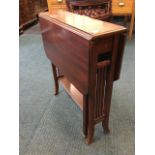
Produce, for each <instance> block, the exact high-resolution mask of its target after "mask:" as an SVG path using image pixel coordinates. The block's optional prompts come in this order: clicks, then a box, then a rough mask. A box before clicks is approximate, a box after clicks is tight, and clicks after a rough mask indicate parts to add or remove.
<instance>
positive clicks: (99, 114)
mask: <svg viewBox="0 0 155 155" xmlns="http://www.w3.org/2000/svg"><path fill="white" fill-rule="evenodd" d="M76 20H80V21H83V23H84V25H82V23H80V25H79V24H77V23H76V22H75V23H74V21H76ZM87 21H89V23H91V24H92V25H93V26H91V25H88V26H87V28H86V27H85V26H86V25H85V23H86V22H87ZM40 26H41V32H42V38H43V43H44V49H45V52H46V55H47V57H48V58H49V59H50V60H51V61H52V63H53V64H54V65H52V68H53V74H54V80H55V90H56V91H55V92H56V93H58V80H59V81H60V83H61V84H62V85H63V86H64V89H65V90H66V91H67V92H68V94H69V95H70V96H71V97H72V98H73V100H74V101H75V103H77V105H78V106H79V107H80V109H81V110H83V133H84V135H85V142H86V143H87V144H90V143H92V141H93V136H94V128H95V125H96V124H97V123H100V122H102V125H103V127H104V130H105V132H109V112H110V104H111V96H112V88H113V80H114V79H117V78H118V77H119V74H120V67H121V61H122V55H123V54H122V53H123V49H124V44H125V37H123V34H124V33H125V32H126V28H124V27H122V26H118V25H114V24H111V23H107V22H102V21H98V20H94V19H91V18H88V17H84V16H79V15H75V14H72V13H69V12H53V14H48V13H42V14H40ZM94 30H97V31H94Z"/></svg>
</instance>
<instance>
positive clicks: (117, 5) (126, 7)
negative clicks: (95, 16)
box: [112, 0, 134, 16]
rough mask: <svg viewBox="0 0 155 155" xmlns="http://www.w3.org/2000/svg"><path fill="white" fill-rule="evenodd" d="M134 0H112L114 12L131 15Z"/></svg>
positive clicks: (117, 14)
mask: <svg viewBox="0 0 155 155" xmlns="http://www.w3.org/2000/svg"><path fill="white" fill-rule="evenodd" d="M133 3H134V0H112V14H113V15H115V16H122V15H123V16H125V15H131V14H132V10H133Z"/></svg>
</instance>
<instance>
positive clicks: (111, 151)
mask: <svg viewBox="0 0 155 155" xmlns="http://www.w3.org/2000/svg"><path fill="white" fill-rule="evenodd" d="M19 43H20V111H19V113H20V120H19V125H20V129H19V132H20V135H19V140H20V148H19V150H20V155H134V138H135V137H134V123H135V122H134V94H135V92H134V85H135V84H134V76H135V75H134V70H135V68H134V67H135V63H134V62H135V60H134V51H135V49H134V47H135V44H134V39H132V40H131V41H127V44H126V48H125V54H124V61H123V67H122V74H121V79H120V80H119V81H117V82H115V83H114V89H113V97H112V105H111V114H110V129H111V133H110V134H109V135H105V134H104V133H103V130H102V127H101V124H99V125H97V126H96V130H95V137H94V143H92V144H91V145H89V146H88V145H86V144H85V143H84V139H83V134H82V113H81V111H80V110H79V108H78V107H77V106H76V105H75V104H74V102H73V101H72V100H71V99H70V98H69V97H68V95H67V94H66V93H65V91H64V90H63V89H62V88H61V91H60V93H59V95H58V96H57V97H55V96H54V95H53V77H52V74H51V67H50V63H49V61H48V59H47V58H46V56H45V53H44V49H43V45H42V39H41V35H40V33H39V25H35V26H34V27H32V28H31V29H29V30H28V31H26V32H25V33H24V34H23V35H21V36H20V42H19Z"/></svg>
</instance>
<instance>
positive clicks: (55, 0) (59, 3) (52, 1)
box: [47, 0, 67, 13]
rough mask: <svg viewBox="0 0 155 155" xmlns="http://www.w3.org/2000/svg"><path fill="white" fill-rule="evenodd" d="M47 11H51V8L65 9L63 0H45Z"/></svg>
mask: <svg viewBox="0 0 155 155" xmlns="http://www.w3.org/2000/svg"><path fill="white" fill-rule="evenodd" d="M47 4H48V11H49V12H50V13H51V12H52V11H53V10H59V9H62V10H67V6H66V1H65V0H47Z"/></svg>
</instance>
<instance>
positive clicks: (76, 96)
mask: <svg viewBox="0 0 155 155" xmlns="http://www.w3.org/2000/svg"><path fill="white" fill-rule="evenodd" d="M59 81H60V83H61V84H62V85H63V87H64V89H65V90H66V91H67V93H68V94H69V95H70V96H71V97H72V99H73V100H74V101H75V103H76V104H77V105H78V106H79V107H80V109H81V110H83V102H84V99H83V95H82V94H81V93H80V92H79V91H78V90H77V89H76V87H75V86H74V85H73V84H72V83H71V82H70V81H69V80H68V79H67V78H66V77H65V76H64V77H61V78H59Z"/></svg>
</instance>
